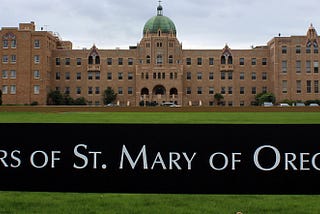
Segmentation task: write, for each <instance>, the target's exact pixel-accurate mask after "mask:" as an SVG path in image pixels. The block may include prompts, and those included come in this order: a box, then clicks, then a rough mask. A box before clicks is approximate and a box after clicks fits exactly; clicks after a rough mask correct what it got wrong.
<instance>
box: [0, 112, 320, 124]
mask: <svg viewBox="0 0 320 214" xmlns="http://www.w3.org/2000/svg"><path fill="white" fill-rule="evenodd" d="M0 123H133V124H138V123H140V124H151V123H153V124H157V123H162V124H237V123H240V124H319V123H320V112H60V113H52V112H0Z"/></svg>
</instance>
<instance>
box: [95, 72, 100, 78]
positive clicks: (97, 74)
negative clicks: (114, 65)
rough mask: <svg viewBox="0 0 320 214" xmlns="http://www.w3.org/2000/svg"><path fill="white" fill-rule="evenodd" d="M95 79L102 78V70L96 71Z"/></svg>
mask: <svg viewBox="0 0 320 214" xmlns="http://www.w3.org/2000/svg"><path fill="white" fill-rule="evenodd" d="M95 79H96V80H100V72H99V71H97V72H96V73H95Z"/></svg>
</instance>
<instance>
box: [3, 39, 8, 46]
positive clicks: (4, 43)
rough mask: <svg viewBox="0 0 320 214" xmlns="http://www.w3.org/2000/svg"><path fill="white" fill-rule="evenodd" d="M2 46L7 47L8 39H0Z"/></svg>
mask: <svg viewBox="0 0 320 214" xmlns="http://www.w3.org/2000/svg"><path fill="white" fill-rule="evenodd" d="M2 47H3V48H8V47H9V42H8V40H6V39H4V40H3V41H2Z"/></svg>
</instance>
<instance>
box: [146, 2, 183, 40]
mask: <svg viewBox="0 0 320 214" xmlns="http://www.w3.org/2000/svg"><path fill="white" fill-rule="evenodd" d="M157 10H158V14H157V15H156V16H154V17H152V18H151V19H149V20H148V21H147V23H146V24H145V25H144V28H143V34H146V33H147V32H149V33H158V30H159V29H160V30H161V32H162V33H173V34H174V35H175V34H176V33H177V31H176V26H175V25H174V23H173V21H171V19H170V18H168V17H166V16H163V15H162V6H161V5H159V6H158V8H157Z"/></svg>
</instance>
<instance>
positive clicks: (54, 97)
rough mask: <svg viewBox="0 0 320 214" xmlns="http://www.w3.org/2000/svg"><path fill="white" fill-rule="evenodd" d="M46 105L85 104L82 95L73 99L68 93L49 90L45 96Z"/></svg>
mask: <svg viewBox="0 0 320 214" xmlns="http://www.w3.org/2000/svg"><path fill="white" fill-rule="evenodd" d="M47 104H48V105H86V104H87V102H86V100H85V98H84V97H80V98H77V99H75V100H74V99H73V98H72V97H71V96H70V95H69V94H62V93H61V92H60V91H51V92H50V93H49V94H48V98H47Z"/></svg>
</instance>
